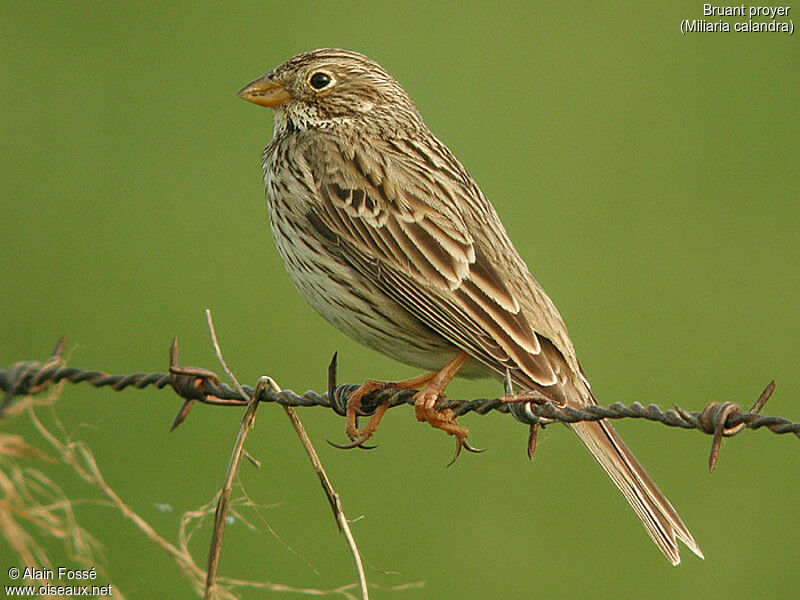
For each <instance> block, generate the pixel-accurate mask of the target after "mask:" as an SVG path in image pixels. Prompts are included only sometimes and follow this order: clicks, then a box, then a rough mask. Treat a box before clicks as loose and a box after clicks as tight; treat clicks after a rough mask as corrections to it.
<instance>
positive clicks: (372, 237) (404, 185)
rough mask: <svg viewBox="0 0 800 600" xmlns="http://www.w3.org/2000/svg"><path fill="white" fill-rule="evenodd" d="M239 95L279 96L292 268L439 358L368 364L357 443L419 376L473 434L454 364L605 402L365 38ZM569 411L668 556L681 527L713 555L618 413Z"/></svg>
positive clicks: (288, 67)
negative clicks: (374, 373) (395, 365)
mask: <svg viewBox="0 0 800 600" xmlns="http://www.w3.org/2000/svg"><path fill="white" fill-rule="evenodd" d="M239 95H240V97H242V98H244V99H245V100H249V101H250V102H253V103H255V104H258V105H261V106H268V107H270V108H272V109H273V110H274V125H275V132H274V135H273V137H272V140H271V141H270V143H269V145H268V146H267V147H266V149H265V150H264V161H263V168H264V183H265V185H266V191H267V199H268V205H269V216H270V222H271V225H272V233H273V235H274V237H275V242H276V244H277V247H278V251H279V253H280V255H281V258H282V259H283V261H284V263H285V265H286V269H287V270H288V272H289V275H290V276H291V278H292V280H293V281H294V284H295V285H296V286H297V289H298V290H299V291H300V293H301V294H302V295H303V296H304V297H305V298H306V300H308V302H309V303H310V304H311V305H312V306H313V307H314V308H315V309H316V310H317V311H318V312H319V313H320V314H321V315H322V316H323V317H324V318H325V319H327V320H328V321H330V322H331V323H332V324H333V325H335V326H336V327H338V328H339V329H341V330H342V331H343V332H344V333H346V334H348V335H349V336H351V337H353V338H354V339H356V340H357V341H359V342H361V343H362V344H365V345H367V346H369V347H370V348H373V349H375V350H378V351H379V352H382V353H384V354H387V355H389V356H391V357H393V358H395V359H397V360H399V361H402V362H404V363H407V364H409V365H413V366H415V367H420V368H422V369H425V370H426V371H429V372H428V373H426V374H424V375H421V376H419V377H415V378H413V379H410V380H407V381H401V382H382V381H376V380H367V381H366V382H365V383H364V385H362V386H361V387H360V388H359V389H358V390H357V391H356V392H355V393H354V394H353V395H352V396H351V398H350V399H349V401H348V418H347V433H348V435H349V436H350V439H351V440H352V441H353V443H352V444H351V446H355V445H359V444H361V443H362V442H364V441H365V440H366V439H367V438H368V437H369V436H370V435H371V434H372V433H373V432H374V431H375V428H376V427H377V424H378V421H379V420H380V418H381V416H382V415H383V413H384V412H385V410H386V406H385V405H384V406H381V407H378V409H377V410H376V411H375V413H374V414H373V416H372V417H371V419H370V421H369V423H368V424H367V425H366V426H365V427H364V429H362V430H359V429H358V427H357V421H356V414H357V413H358V411H359V409H360V407H361V398H362V397H363V396H364V394H366V393H367V392H369V391H372V390H375V389H381V388H387V387H393V388H395V387H401V388H402V387H405V388H409V389H419V388H421V391H420V392H419V393H418V394H417V396H416V397H415V408H416V416H417V419H419V420H420V421H427V422H428V423H430V424H431V425H433V426H434V427H436V428H439V429H442V430H444V431H445V432H447V433H448V434H450V435H453V436H455V438H456V440H457V450H460V448H461V447H467V448H468V446H466V442H465V440H466V437H467V430H466V429H465V428H463V427H461V426H460V425H458V424H457V423H456V422H455V418H454V417H453V414H452V412H450V411H448V410H443V411H437V410H436V407H435V405H436V401H437V399H438V398H439V396H440V395H441V394H442V393H443V392H444V389H445V387H446V386H447V384H448V382H449V381H450V380H451V379H452V378H453V377H454V376H455V375H456V374H458V375H460V376H465V377H486V376H493V377H496V378H500V379H502V378H503V377H510V379H511V381H513V383H514V384H516V385H517V386H519V387H521V388H522V389H525V390H536V391H538V392H540V393H542V394H544V395H545V396H547V397H548V398H550V399H552V400H553V401H554V402H558V403H561V404H564V405H567V406H576V407H581V406H586V405H591V404H595V399H594V397H593V396H592V393H591V391H590V390H589V384H588V382H587V381H586V378H585V377H584V375H583V373H582V371H581V367H580V365H579V364H578V359H577V357H576V355H575V349H574V348H573V345H572V342H571V341H570V338H569V335H568V334H567V329H566V327H565V325H564V322H563V321H562V319H561V315H560V314H559V313H558V310H556V307H555V306H554V305H553V302H552V301H551V300H550V298H549V297H548V296H547V294H545V292H544V290H543V289H542V288H541V287H540V286H539V284H538V283H537V282H536V280H535V279H534V278H533V276H532V275H531V273H530V271H529V270H528V267H527V266H526V265H525V262H524V261H523V260H522V258H520V256H519V254H518V253H517V251H516V249H515V248H514V246H513V245H512V243H511V241H510V240H509V238H508V235H507V233H506V231H505V229H504V227H503V225H502V223H501V222H500V219H499V217H498V216H497V213H496V212H495V210H494V208H493V207H492V205H491V204H490V203H489V201H488V200H487V199H486V198H485V197H484V195H483V193H482V192H481V190H480V188H479V187H478V185H477V184H476V183H475V181H474V180H473V179H472V177H470V175H469V174H468V173H467V171H466V169H464V167H463V166H462V165H461V163H460V162H459V161H458V159H457V158H456V157H455V156H454V155H453V153H452V152H450V150H449V149H448V148H447V146H445V145H444V144H443V143H442V142H441V141H439V140H438V139H437V138H436V137H435V136H434V135H433V134H432V133H431V131H430V130H429V129H428V127H427V126H426V125H425V122H424V121H423V119H422V117H421V116H420V114H419V112H418V111H417V109H416V107H415V106H414V103H413V102H412V101H411V98H409V96H408V94H407V93H406V92H405V90H404V89H403V88H402V87H401V86H400V84H399V83H397V81H395V80H394V79H393V78H392V77H391V75H389V74H388V73H387V72H386V71H385V70H384V69H383V68H381V66H380V65H378V64H377V63H376V62H374V61H372V60H370V59H369V58H367V57H366V56H363V55H361V54H358V53H355V52H350V51H346V50H338V49H322V50H315V51H313V52H307V53H304V54H300V55H298V56H295V57H294V58H291V59H290V60H288V61H286V62H285V63H283V64H282V65H280V66H278V67H276V68H275V69H273V70H272V71H270V72H269V73H267V74H265V75H264V76H262V77H260V78H258V79H256V80H254V81H253V82H251V83H250V84H248V85H247V86H246V87H245V88H244V89H242V90H241V91H240V92H239ZM570 427H571V428H572V430H573V431H575V433H576V434H577V435H578V437H579V438H580V440H581V441H582V442H583V443H584V444H585V445H586V447H587V448H588V449H589V451H590V452H591V453H592V455H593V456H594V457H595V458H596V459H597V461H598V462H599V463H600V465H601V466H602V467H603V469H604V470H605V471H606V473H607V474H608V475H609V476H610V477H611V479H612V480H613V481H614V483H615V484H616V485H617V487H618V488H619V489H620V491H621V492H622V493H623V495H624V496H625V498H626V499H627V501H628V502H629V503H630V505H631V506H632V507H633V509H634V510H635V511H636V514H637V515H638V516H639V518H640V519H641V520H642V522H643V523H644V526H645V528H646V529H647V532H648V533H649V534H650V536H651V537H652V538H653V541H654V542H655V543H656V544H657V545H658V547H659V548H660V549H661V551H662V552H663V553H664V554H665V555H666V557H667V558H668V559H669V560H670V561H671V562H672V563H673V564H678V562H680V555H679V550H678V545H677V542H676V538H677V539H680V540H681V541H683V542H684V543H685V544H686V545H687V546H688V547H689V548H690V549H691V550H692V551H693V552H694V553H695V554H697V555H698V556H701V557H702V553H701V551H700V548H699V546H698V545H697V543H696V542H695V541H694V538H693V537H692V535H691V533H689V530H688V529H687V528H686V526H685V525H684V524H683V521H682V520H681V518H680V517H679V516H678V513H677V512H676V511H675V509H674V508H673V507H672V505H671V504H670V502H669V500H667V498H666V497H665V496H664V495H663V494H662V493H661V491H660V490H659V489H658V487H657V486H656V484H655V483H654V482H653V481H652V480H651V479H650V477H649V476H648V475H647V473H646V472H645V470H644V469H643V468H642V466H641V465H640V464H639V461H637V460H636V458H635V457H634V456H633V454H632V453H631V451H630V450H628V448H627V446H626V445H625V444H624V443H623V441H622V439H621V438H620V437H619V435H618V434H617V433H616V431H614V429H612V427H611V425H609V424H608V423H607V422H605V421H599V422H583V423H574V424H571V425H570Z"/></svg>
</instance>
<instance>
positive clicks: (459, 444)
mask: <svg viewBox="0 0 800 600" xmlns="http://www.w3.org/2000/svg"><path fill="white" fill-rule="evenodd" d="M461 450H466V451H467V452H472V453H473V454H481V453H482V452H486V448H475V447H473V446H470V445H469V442H467V438H466V437H459V436H456V451H455V454H453V458H452V459H450V462H449V463H447V466H448V467H450V466H452V464H453V463H454V462H456V459H457V458H458V457H459V455H460V454H461Z"/></svg>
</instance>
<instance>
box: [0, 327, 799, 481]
mask: <svg viewBox="0 0 800 600" xmlns="http://www.w3.org/2000/svg"><path fill="white" fill-rule="evenodd" d="M64 343H65V340H64V338H62V339H61V340H59V342H58V344H57V345H56V348H55V350H54V351H53V354H52V356H51V357H50V358H49V359H48V360H46V361H44V362H40V361H36V360H29V361H21V362H16V363H14V364H12V365H11V366H10V367H8V368H7V369H0V389H2V391H3V393H4V398H3V403H2V405H0V417H2V416H3V414H4V413H5V410H6V408H7V407H8V405H9V404H10V402H11V401H12V399H13V397H14V396H26V395H28V394H36V393H39V392H42V391H44V390H45V389H47V388H48V387H49V386H50V385H51V384H55V383H59V382H62V381H66V382H69V383H74V384H77V383H88V384H90V385H92V386H94V387H96V388H101V387H109V388H111V389H113V390H115V391H121V390H124V389H126V388H129V387H133V388H135V389H143V388H146V387H150V386H152V387H155V388H157V389H163V388H165V387H167V386H169V387H171V388H172V389H173V390H174V392H175V393H176V394H177V395H178V396H180V397H181V398H183V399H184V404H183V406H182V407H181V409H180V411H179V412H178V415H177V416H176V417H175V420H174V421H173V424H172V428H173V429H174V428H175V427H177V426H178V425H180V423H182V422H183V420H184V419H185V418H186V416H187V415H188V412H189V409H190V408H191V406H192V405H193V403H194V402H201V403H203V404H211V405H217V406H246V405H247V403H248V402H249V400H250V398H251V397H252V395H253V393H255V390H254V388H253V387H251V386H247V385H243V386H242V389H243V390H244V392H245V394H247V396H246V397H245V396H243V395H242V394H241V393H240V392H239V391H238V390H236V389H235V388H233V387H231V386H229V385H227V384H224V383H221V382H220V379H219V376H218V375H217V374H216V373H215V372H213V371H211V370H208V369H204V368H199V367H184V366H180V365H179V364H178V343H177V338H176V339H175V340H174V341H173V344H172V346H171V349H170V370H169V372H168V373H144V372H141V373H129V374H123V375H111V374H108V373H105V372H103V371H97V370H88V369H82V368H80V367H71V366H67V365H65V364H64V362H63V359H62V358H61V354H62V351H63V348H64ZM328 375H329V377H328V390H327V391H326V392H324V393H321V394H320V393H318V392H315V391H313V390H308V391H306V392H304V393H303V394H298V393H296V392H294V391H292V390H283V391H280V392H275V391H273V390H272V389H269V388H259V392H258V396H259V397H258V401H259V402H274V403H277V404H280V405H282V406H288V407H317V406H320V407H325V408H330V409H333V411H334V412H336V413H337V414H338V415H340V416H345V415H346V410H347V399H348V398H349V397H350V395H351V394H352V393H353V392H354V391H355V390H356V389H358V387H359V386H357V385H352V384H337V383H336V355H334V358H333V360H332V361H331V365H330V366H329V369H328ZM508 385H509V384H508V383H507V388H506V389H507V392H509V393H508V394H506V395H505V396H502V397H498V398H492V399H487V398H479V399H475V400H457V399H451V398H440V399H439V400H438V402H437V405H436V407H437V409H438V410H444V409H450V410H452V411H453V414H454V416H462V415H465V414H467V413H471V412H474V413H477V414H479V415H485V414H488V413H490V412H493V411H496V412H499V413H503V414H509V413H510V414H511V415H512V416H513V417H514V418H515V419H516V420H518V421H520V422H522V423H525V424H526V425H528V426H529V427H530V428H531V434H530V438H529V454H532V453H533V450H534V449H535V443H536V431H537V428H538V427H544V426H546V425H549V424H551V423H555V422H561V423H576V422H579V421H599V420H601V419H644V420H647V421H653V422H658V423H662V424H663V425H667V426H669V427H679V428H681V429H696V430H698V431H701V432H703V433H706V434H709V435H713V436H714V441H713V442H712V447H711V454H710V456H709V467H710V469H711V470H712V471H713V470H714V467H715V465H716V462H717V460H718V457H719V449H720V444H721V440H722V438H723V437H732V436H734V435H736V434H738V433H739V432H741V431H742V430H744V429H761V428H766V429H768V430H769V431H771V432H773V433H776V434H787V433H791V434H794V435H795V436H797V437H798V438H800V423H796V422H792V421H790V420H788V419H784V418H782V417H770V416H765V415H761V414H759V412H760V410H761V409H762V408H763V406H764V404H765V403H766V402H767V400H768V399H769V397H770V396H771V395H772V392H773V391H774V389H775V382H774V381H773V382H770V383H769V385H767V387H766V388H765V389H764V391H763V392H762V393H761V396H760V397H759V398H758V400H757V401H756V402H755V404H754V405H753V407H752V408H751V409H750V411H748V412H745V411H743V410H742V409H741V408H740V407H739V405H738V404H736V403H734V402H711V403H710V404H708V405H707V406H706V407H705V408H704V409H703V410H700V411H687V410H684V409H682V408H679V407H675V408H674V409H668V410H664V409H662V408H661V407H659V406H658V405H656V404H649V405H647V406H645V405H643V404H641V403H639V402H633V403H632V404H629V405H626V404H623V403H621V402H615V403H613V404H610V405H609V406H599V405H592V406H585V407H580V408H575V407H571V406H563V405H560V404H558V403H556V402H553V401H552V400H551V399H549V398H548V397H547V396H546V395H544V394H542V393H540V392H536V391H529V392H522V393H517V394H513V393H511V390H510V389H509V387H508ZM417 391H418V390H408V389H386V390H377V391H374V392H371V393H369V394H367V395H366V396H364V398H363V400H362V407H361V411H360V414H362V415H370V414H372V413H373V412H374V411H375V409H376V408H377V407H378V406H381V405H383V404H388V406H389V408H394V407H397V406H400V405H404V404H413V403H414V396H415V394H416V393H417Z"/></svg>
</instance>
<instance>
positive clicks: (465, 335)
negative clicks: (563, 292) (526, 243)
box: [309, 141, 558, 386]
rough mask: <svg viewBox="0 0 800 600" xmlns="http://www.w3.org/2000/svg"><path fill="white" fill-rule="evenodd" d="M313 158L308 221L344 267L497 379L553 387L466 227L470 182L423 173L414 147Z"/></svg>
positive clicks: (544, 359)
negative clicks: (313, 193)
mask: <svg viewBox="0 0 800 600" xmlns="http://www.w3.org/2000/svg"><path fill="white" fill-rule="evenodd" d="M404 148H407V150H406V153H403V149H404ZM316 151H319V152H322V153H323V154H326V155H325V156H322V157H317V158H322V160H310V161H309V164H310V166H311V171H312V175H313V178H314V184H315V185H316V188H317V190H318V192H319V198H320V200H321V207H316V206H315V211H316V213H317V214H315V215H314V216H313V218H311V217H310V218H311V220H312V223H314V224H315V227H317V228H318V229H321V230H324V231H320V233H321V234H322V235H323V236H324V237H326V239H329V240H334V239H335V240H336V243H337V245H338V250H339V251H340V252H341V256H342V257H343V258H345V259H346V260H347V261H348V262H349V263H350V264H351V265H352V266H353V267H354V268H356V269H358V270H359V271H360V272H361V273H362V274H363V275H364V276H365V277H366V278H368V279H370V280H371V281H373V282H374V284H375V285H376V286H378V287H380V288H381V290H382V291H383V292H384V293H386V294H387V295H389V296H390V297H392V298H393V299H394V300H395V301H396V302H398V303H399V304H400V305H401V306H403V307H404V308H405V309H406V310H408V311H409V312H410V313H411V314H413V315H414V316H415V317H416V318H417V319H418V320H419V321H421V322H422V323H423V324H425V325H426V326H427V327H429V328H431V329H432V330H434V331H436V332H437V333H438V334H439V335H441V336H443V337H444V338H446V339H447V340H449V341H450V342H451V343H452V344H454V345H455V346H457V347H459V348H462V349H464V350H466V351H467V352H468V353H469V354H470V355H471V356H473V357H474V358H476V359H477V360H479V361H481V362H483V363H485V364H486V365H488V366H489V367H491V368H492V369H494V370H495V371H497V372H498V373H504V372H505V370H506V369H510V370H512V371H514V372H516V371H517V370H522V371H523V372H524V373H525V374H526V375H527V377H529V378H530V379H532V380H533V381H535V382H536V383H538V384H539V385H541V386H550V385H553V384H554V383H556V382H557V380H558V376H557V373H556V371H555V370H554V366H553V364H552V360H551V359H549V358H548V356H547V355H546V353H543V352H542V344H541V341H540V334H538V333H537V332H536V331H535V330H534V328H533V327H532V325H531V323H530V322H529V321H528V320H527V318H526V316H525V314H524V313H523V311H522V310H521V308H520V302H519V300H518V299H517V298H516V296H515V294H514V292H512V289H511V288H510V287H509V286H508V285H507V284H506V283H505V282H504V280H503V276H502V275H501V274H500V272H499V271H498V268H497V267H496V266H495V265H494V264H493V262H492V260H490V258H489V256H488V255H487V253H486V252H484V251H483V249H482V248H481V247H480V242H479V241H476V240H475V239H474V238H473V236H472V235H471V234H470V231H469V229H468V227H467V225H466V223H465V220H464V217H463V214H462V209H461V208H460V203H461V202H464V201H469V198H468V196H469V194H471V193H473V191H472V189H471V186H470V185H469V183H470V181H471V180H469V179H468V178H467V177H454V176H453V171H452V167H451V168H444V169H432V168H426V169H421V168H419V167H418V166H419V162H418V161H419V158H418V154H420V153H421V152H423V149H422V148H420V147H419V146H418V145H415V144H401V143H397V142H394V143H393V144H387V145H386V147H385V148H381V149H376V148H374V147H370V148H366V147H363V146H360V145H359V144H358V143H351V144H350V145H349V147H348V148H346V149H343V148H341V147H340V145H339V143H338V142H335V141H332V142H331V143H328V144H324V145H321V146H320V147H318V148H317V149H316ZM333 154H338V156H335V155H333ZM435 162H437V161H433V159H431V161H428V164H432V163H435ZM343 164H349V165H351V166H352V168H351V169H342V168H341V165H343ZM343 171H345V172H343ZM389 174H391V176H389ZM317 208H319V210H318V211H317V210H316V209H317Z"/></svg>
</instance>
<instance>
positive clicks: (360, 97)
mask: <svg viewBox="0 0 800 600" xmlns="http://www.w3.org/2000/svg"><path fill="white" fill-rule="evenodd" d="M239 97H240V98H242V99H244V100H247V101H249V102H253V103H254V104H258V105H259V106H267V107H270V108H272V109H273V110H275V113H276V124H277V123H279V122H283V121H286V122H288V123H291V125H292V126H293V127H294V128H295V129H298V130H304V129H309V128H314V127H323V128H324V127H335V126H337V125H346V124H353V123H360V124H362V125H363V124H365V123H367V124H368V123H370V122H372V123H383V124H384V125H385V124H388V121H392V120H394V121H396V120H397V119H398V118H404V119H405V120H406V122H408V121H409V120H411V121H412V122H417V121H421V118H420V117H419V113H418V112H417V110H416V107H415V106H414V104H413V102H412V101H411V99H410V98H409V96H408V94H407V93H406V92H405V90H404V89H403V88H402V87H401V86H400V84H399V83H397V81H396V80H395V79H394V78H393V77H392V76H391V75H389V74H388V73H387V72H386V71H385V70H384V69H383V68H382V67H381V66H380V65H379V64H378V63H376V62H375V61H373V60H371V59H370V58H367V57H366V56H364V55H363V54H359V53H357V52H351V51H349V50H339V49H336V48H323V49H320V50H313V51H311V52H305V53H303V54H298V55H297V56H295V57H293V58H290V59H289V60H287V61H286V62H285V63H283V64H281V65H279V66H277V67H275V68H274V69H273V70H272V71H269V72H268V73H266V74H265V75H263V76H261V77H259V78H258V79H255V80H254V81H251V82H250V83H248V84H247V85H246V86H245V87H244V88H242V89H241V90H240V91H239Z"/></svg>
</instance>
